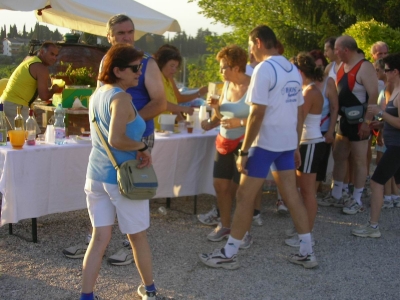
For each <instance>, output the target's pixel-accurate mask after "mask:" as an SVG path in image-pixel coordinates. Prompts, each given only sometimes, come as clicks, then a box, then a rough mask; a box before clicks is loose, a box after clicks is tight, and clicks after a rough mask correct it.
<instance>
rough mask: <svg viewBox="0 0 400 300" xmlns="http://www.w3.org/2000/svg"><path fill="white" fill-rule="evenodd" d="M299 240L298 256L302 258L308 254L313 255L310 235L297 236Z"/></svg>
mask: <svg viewBox="0 0 400 300" xmlns="http://www.w3.org/2000/svg"><path fill="white" fill-rule="evenodd" d="M299 240H300V251H299V252H300V254H301V255H303V256H307V255H308V254H311V253H313V249H312V245H311V233H305V234H299Z"/></svg>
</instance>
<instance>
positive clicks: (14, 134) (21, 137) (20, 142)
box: [8, 130, 26, 149]
mask: <svg viewBox="0 0 400 300" xmlns="http://www.w3.org/2000/svg"><path fill="white" fill-rule="evenodd" d="M25 134H26V133H25V130H10V131H8V136H9V137H10V143H11V146H12V147H13V148H14V149H22V147H23V146H24V144H25Z"/></svg>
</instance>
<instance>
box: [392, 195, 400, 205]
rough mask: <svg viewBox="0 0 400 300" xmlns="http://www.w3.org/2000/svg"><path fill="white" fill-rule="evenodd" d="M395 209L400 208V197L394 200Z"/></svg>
mask: <svg viewBox="0 0 400 300" xmlns="http://www.w3.org/2000/svg"><path fill="white" fill-rule="evenodd" d="M393 207H400V197H398V198H396V199H395V200H393Z"/></svg>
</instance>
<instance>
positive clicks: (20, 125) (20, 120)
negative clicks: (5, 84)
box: [14, 105, 25, 130]
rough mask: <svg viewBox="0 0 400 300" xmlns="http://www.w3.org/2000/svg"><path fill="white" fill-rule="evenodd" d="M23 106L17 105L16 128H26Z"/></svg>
mask: <svg viewBox="0 0 400 300" xmlns="http://www.w3.org/2000/svg"><path fill="white" fill-rule="evenodd" d="M21 108H22V106H21V105H18V106H17V115H16V117H15V118H14V127H15V130H25V128H24V124H25V120H24V118H23V117H22V115H21Z"/></svg>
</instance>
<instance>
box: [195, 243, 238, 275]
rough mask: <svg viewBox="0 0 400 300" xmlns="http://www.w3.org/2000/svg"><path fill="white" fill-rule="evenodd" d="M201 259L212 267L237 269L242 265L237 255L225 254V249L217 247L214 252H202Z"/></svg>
mask: <svg viewBox="0 0 400 300" xmlns="http://www.w3.org/2000/svg"><path fill="white" fill-rule="evenodd" d="M199 258H200V261H201V262H202V263H203V264H205V265H207V266H209V267H211V268H223V269H227V270H235V269H238V268H239V267H240V264H239V261H238V258H237V255H236V254H235V255H233V256H232V257H230V258H229V257H226V256H225V249H224V248H221V249H215V250H214V252H212V253H200V254H199Z"/></svg>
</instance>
